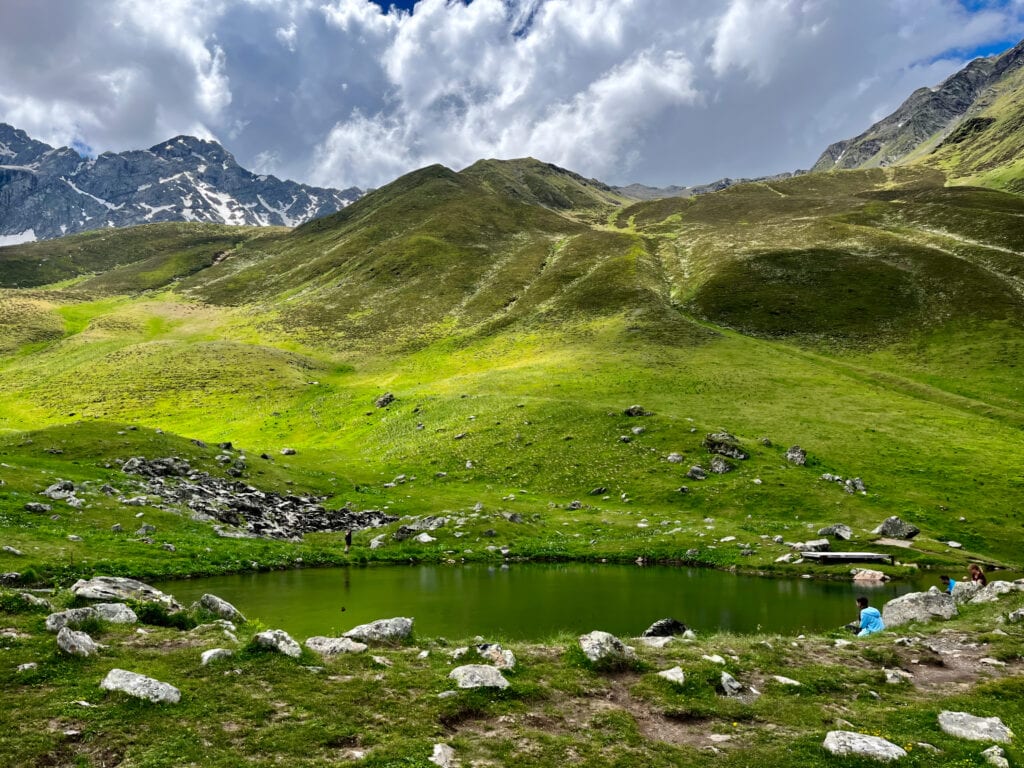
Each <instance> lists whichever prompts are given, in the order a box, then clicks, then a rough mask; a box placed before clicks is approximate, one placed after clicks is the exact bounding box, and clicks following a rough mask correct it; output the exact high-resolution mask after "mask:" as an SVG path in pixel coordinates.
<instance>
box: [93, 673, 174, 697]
mask: <svg viewBox="0 0 1024 768" xmlns="http://www.w3.org/2000/svg"><path fill="white" fill-rule="evenodd" d="M100 688H102V689H103V690H105V691H120V692H121V693H127V694H128V695H129V696H134V697H135V698H137V699H146V700H147V701H152V702H154V703H156V704H177V703H178V702H179V701H181V691H179V690H178V689H177V688H175V687H174V686H173V685H171V684H170V683H161V682H160V681H159V680H154V679H153V678H152V677H146V676H145V675H140V674H138V673H137V672H129V671H128V670H126V669H112V670H110V672H108V673H107V676H106V677H105V678H103V681H102V682H101V683H100Z"/></svg>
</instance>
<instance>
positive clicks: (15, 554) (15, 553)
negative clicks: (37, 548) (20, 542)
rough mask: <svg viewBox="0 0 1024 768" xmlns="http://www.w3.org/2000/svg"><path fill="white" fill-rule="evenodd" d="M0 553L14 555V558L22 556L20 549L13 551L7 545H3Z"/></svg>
mask: <svg viewBox="0 0 1024 768" xmlns="http://www.w3.org/2000/svg"><path fill="white" fill-rule="evenodd" d="M0 551H3V552H6V553H7V554H8V555H14V556H15V557H21V556H22V554H23V553H22V551H21V550H20V549H15V548H14V547H12V546H10V545H9V544H4V546H3V547H2V548H0Z"/></svg>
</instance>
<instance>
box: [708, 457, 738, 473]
mask: <svg viewBox="0 0 1024 768" xmlns="http://www.w3.org/2000/svg"><path fill="white" fill-rule="evenodd" d="M733 469H735V467H733V465H732V464H730V463H729V462H728V461H726V460H725V459H724V458H722V457H721V456H712V457H711V471H712V472H714V473H715V474H716V475H724V474H725V473H726V472H732V471H733Z"/></svg>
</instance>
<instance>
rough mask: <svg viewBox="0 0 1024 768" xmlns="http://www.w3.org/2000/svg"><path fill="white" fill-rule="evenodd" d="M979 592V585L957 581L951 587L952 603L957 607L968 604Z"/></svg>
mask: <svg viewBox="0 0 1024 768" xmlns="http://www.w3.org/2000/svg"><path fill="white" fill-rule="evenodd" d="M980 590H981V585H980V584H977V583H975V582H973V581H958V582H957V583H956V586H955V587H953V602H954V603H956V604H957V605H960V604H962V603H969V602H971V599H972V598H974V596H975V595H977V594H978V592H979V591H980Z"/></svg>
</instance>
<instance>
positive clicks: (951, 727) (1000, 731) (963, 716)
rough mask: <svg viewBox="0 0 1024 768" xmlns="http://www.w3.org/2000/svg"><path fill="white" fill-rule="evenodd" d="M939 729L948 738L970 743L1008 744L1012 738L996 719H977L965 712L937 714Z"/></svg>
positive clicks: (1001, 722)
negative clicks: (992, 742)
mask: <svg viewBox="0 0 1024 768" xmlns="http://www.w3.org/2000/svg"><path fill="white" fill-rule="evenodd" d="M939 728H941V729H942V732H943V733H948V734H949V735H950V736H956V737H957V738H958V739H968V740H970V741H998V742H1001V743H1003V744H1008V743H1009V742H1010V740H1011V739H1012V738H1013V731H1011V730H1010V729H1009V728H1007V727H1006V725H1005V724H1004V723H1003V721H1002V720H1000V719H999V718H998V717H977V716H975V715H972V714H969V713H967V712H950V711H948V710H943V711H942V712H940V713H939Z"/></svg>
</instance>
